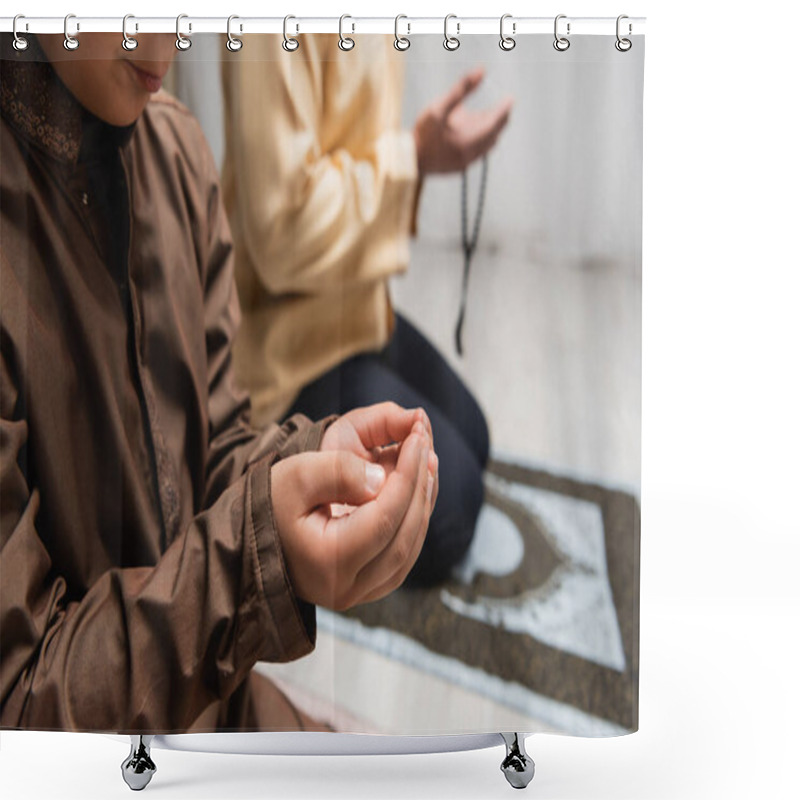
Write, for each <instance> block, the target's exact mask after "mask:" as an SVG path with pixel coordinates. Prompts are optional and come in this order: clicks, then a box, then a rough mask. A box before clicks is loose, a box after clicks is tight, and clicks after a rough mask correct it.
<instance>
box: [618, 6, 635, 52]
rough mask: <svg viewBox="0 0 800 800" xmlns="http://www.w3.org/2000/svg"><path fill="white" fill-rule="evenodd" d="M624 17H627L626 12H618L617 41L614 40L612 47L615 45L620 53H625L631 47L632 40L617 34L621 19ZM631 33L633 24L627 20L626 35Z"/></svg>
mask: <svg viewBox="0 0 800 800" xmlns="http://www.w3.org/2000/svg"><path fill="white" fill-rule="evenodd" d="M624 19H628V15H627V14H620V15H619V16H618V17H617V41H616V42H614V47H616V48H617V50H619V51H620V53H627V52H628V50H630V49H631V47H633V42H632V41H631V40H630V39H624V38H622V37H621V36H620V35H619V30H620V22H622V20H624ZM631 33H633V26H632V25H631V24H630V22H629V23H628V35H630V34H631Z"/></svg>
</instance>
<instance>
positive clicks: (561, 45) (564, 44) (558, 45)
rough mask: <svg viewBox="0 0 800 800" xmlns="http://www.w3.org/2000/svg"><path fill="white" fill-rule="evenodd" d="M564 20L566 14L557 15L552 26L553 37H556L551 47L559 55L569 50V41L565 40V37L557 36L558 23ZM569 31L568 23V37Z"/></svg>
mask: <svg viewBox="0 0 800 800" xmlns="http://www.w3.org/2000/svg"><path fill="white" fill-rule="evenodd" d="M566 18H567V15H566V14H559V15H558V16H557V17H556V21H555V23H554V24H553V35H554V36H555V37H556V38H555V41H554V42H553V47H555V49H556V50H558V52H559V53H563V52H564V51H565V50H569V44H570V42H569V39H567V37H566V36H559V34H558V21H559V20H562V19H566ZM569 29H570V24H569V22H568V23H567V36H569Z"/></svg>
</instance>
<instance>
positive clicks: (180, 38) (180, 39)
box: [175, 14, 192, 50]
mask: <svg viewBox="0 0 800 800" xmlns="http://www.w3.org/2000/svg"><path fill="white" fill-rule="evenodd" d="M182 19H189V15H188V14H178V17H177V19H176V20H175V36H177V39H175V47H177V48H178V50H188V49H189V48H190V47H191V46H192V40H191V39H189V38H187V37H186V36H184V35H183V34H182V33H181V20H182ZM191 32H192V23H191V22H190V23H189V33H191Z"/></svg>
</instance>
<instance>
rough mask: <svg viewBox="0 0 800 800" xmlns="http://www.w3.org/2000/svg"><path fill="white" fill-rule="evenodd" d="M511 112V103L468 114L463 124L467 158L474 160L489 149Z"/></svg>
mask: <svg viewBox="0 0 800 800" xmlns="http://www.w3.org/2000/svg"><path fill="white" fill-rule="evenodd" d="M510 114H511V103H506V104H503V105H500V106H498V107H497V108H494V109H491V110H489V111H483V112H478V113H476V114H470V115H469V118H467V119H465V121H464V125H463V133H462V135H463V137H464V140H465V151H466V155H467V160H468V161H469V162H471V161H474V160H475V159H476V158H479V157H480V156H482V155H485V154H486V153H488V152H489V150H491V148H492V147H493V146H494V144H495V142H496V141H497V137H498V136H499V135H500V133H501V131H502V130H503V128H505V126H506V124H507V123H508V119H509V116H510Z"/></svg>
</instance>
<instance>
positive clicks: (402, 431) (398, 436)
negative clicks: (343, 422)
mask: <svg viewBox="0 0 800 800" xmlns="http://www.w3.org/2000/svg"><path fill="white" fill-rule="evenodd" d="M346 416H347V419H348V420H349V421H350V423H351V424H352V426H353V427H354V428H355V429H356V432H357V433H358V435H359V438H360V439H361V443H362V444H363V445H364V447H366V448H367V450H372V449H373V448H375V447H384V446H386V445H388V444H393V443H394V442H402V441H403V440H404V439H406V438H407V437H408V436H409V435H410V434H411V431H412V429H413V427H414V423H415V422H417V421H419V422H421V423H422V424H423V426H424V428H425V430H426V431H427V432H428V436H429V437H430V438H431V441H433V432H432V431H431V422H430V420H429V419H428V415H427V414H426V413H425V411H424V410H423V409H421V408H409V409H406V408H402V407H401V406H399V405H397V403H392V402H387V403H378V404H376V405H373V406H367V407H366V408H357V409H355V410H354V411H350V412H348V414H347V415H346Z"/></svg>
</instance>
